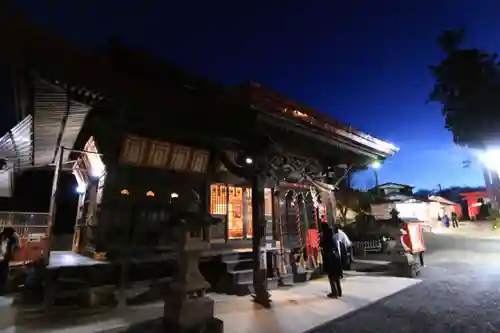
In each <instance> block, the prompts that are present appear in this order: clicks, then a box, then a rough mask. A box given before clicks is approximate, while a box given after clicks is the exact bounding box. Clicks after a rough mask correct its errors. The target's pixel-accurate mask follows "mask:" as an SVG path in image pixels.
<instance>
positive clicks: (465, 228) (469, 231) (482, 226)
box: [432, 221, 500, 239]
mask: <svg viewBox="0 0 500 333" xmlns="http://www.w3.org/2000/svg"><path fill="white" fill-rule="evenodd" d="M432 232H433V233H435V234H449V235H456V236H464V237H469V238H480V239H500V230H497V231H494V230H493V222H492V221H474V222H472V221H462V222H460V226H459V227H458V228H444V227H435V228H432Z"/></svg>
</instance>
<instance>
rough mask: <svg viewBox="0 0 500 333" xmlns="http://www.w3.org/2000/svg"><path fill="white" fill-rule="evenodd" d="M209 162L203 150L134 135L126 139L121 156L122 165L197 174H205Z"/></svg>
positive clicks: (207, 155)
mask: <svg viewBox="0 0 500 333" xmlns="http://www.w3.org/2000/svg"><path fill="white" fill-rule="evenodd" d="M209 160H210V153H209V152H208V151H206V150H203V149H196V148H193V147H189V146H184V145H177V144H172V143H170V142H165V141H155V140H150V139H147V138H142V137H138V136H133V135H129V136H126V137H125V140H124V142H123V145H122V151H121V154H120V163H121V164H131V165H137V166H142V167H153V168H162V169H167V170H172V171H182V172H196V173H203V172H205V171H206V169H207V165H208V162H209Z"/></svg>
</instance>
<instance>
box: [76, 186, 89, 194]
mask: <svg viewBox="0 0 500 333" xmlns="http://www.w3.org/2000/svg"><path fill="white" fill-rule="evenodd" d="M85 191H87V186H85V185H84V184H79V185H78V186H77V187H76V193H78V194H83V193H85Z"/></svg>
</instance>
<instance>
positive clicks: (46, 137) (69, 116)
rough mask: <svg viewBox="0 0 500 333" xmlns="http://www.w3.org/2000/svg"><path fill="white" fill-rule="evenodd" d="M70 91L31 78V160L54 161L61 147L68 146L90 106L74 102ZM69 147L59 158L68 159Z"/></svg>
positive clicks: (71, 146) (46, 162)
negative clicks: (32, 103) (33, 108)
mask: <svg viewBox="0 0 500 333" xmlns="http://www.w3.org/2000/svg"><path fill="white" fill-rule="evenodd" d="M70 92H71V91H70V90H69V89H65V88H64V87H60V86H57V85H55V84H51V83H49V82H47V81H45V80H43V79H40V78H38V79H37V80H36V81H35V110H34V121H33V155H34V156H33V164H34V165H37V166H45V165H50V164H53V163H55V161H56V158H57V155H58V152H59V150H60V148H61V147H65V148H70V149H72V148H73V146H74V145H75V142H76V139H77V137H78V134H79V133H80V131H81V129H82V127H83V124H84V122H85V118H86V117H87V115H88V113H89V111H90V109H91V106H89V105H87V104H83V103H80V102H76V101H74V100H73V99H71V98H70V97H71V96H70V94H69V93H70ZM68 155H69V151H66V152H65V156H64V157H63V160H64V161H66V160H67V159H68Z"/></svg>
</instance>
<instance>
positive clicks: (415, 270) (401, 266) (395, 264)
mask: <svg viewBox="0 0 500 333" xmlns="http://www.w3.org/2000/svg"><path fill="white" fill-rule="evenodd" d="M400 239H401V237H397V238H396V244H395V245H394V248H393V249H392V251H391V267H392V271H393V273H394V274H395V275H397V276H402V277H410V278H412V277H416V276H418V275H420V264H419V262H418V261H416V260H415V258H414V256H413V255H412V254H410V253H407V249H406V248H405V247H404V245H403V244H402V243H401V240H400Z"/></svg>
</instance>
